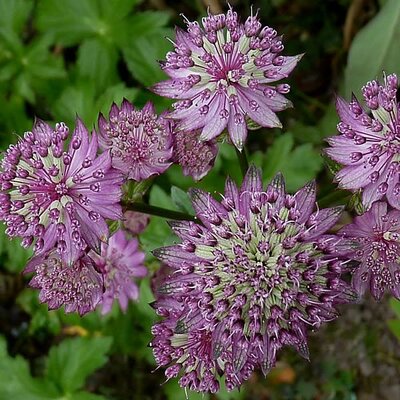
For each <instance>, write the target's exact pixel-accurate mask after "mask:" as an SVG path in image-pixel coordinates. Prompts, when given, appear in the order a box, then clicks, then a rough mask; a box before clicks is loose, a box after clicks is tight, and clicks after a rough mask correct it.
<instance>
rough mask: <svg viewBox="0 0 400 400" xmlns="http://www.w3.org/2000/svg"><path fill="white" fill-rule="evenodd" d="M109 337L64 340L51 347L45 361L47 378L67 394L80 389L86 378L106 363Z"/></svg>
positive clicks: (109, 345)
mask: <svg viewBox="0 0 400 400" xmlns="http://www.w3.org/2000/svg"><path fill="white" fill-rule="evenodd" d="M111 343H112V339H111V338H109V337H92V338H74V339H66V340H64V341H63V342H61V344H60V345H58V346H57V347H52V348H51V349H50V352H49V358H48V360H47V377H48V378H49V379H50V380H52V381H53V382H54V383H56V384H57V385H58V387H60V388H61V389H62V391H63V392H64V393H69V392H73V391H76V390H77V389H80V388H81V387H82V386H83V385H84V383H85V380H86V378H87V377H88V376H89V375H90V374H91V373H92V372H94V371H95V370H96V369H98V368H100V367H101V366H103V365H104V364H105V363H106V362H107V357H106V354H107V352H108V351H109V349H110V347H111Z"/></svg>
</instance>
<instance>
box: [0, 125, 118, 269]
mask: <svg viewBox="0 0 400 400" xmlns="http://www.w3.org/2000/svg"><path fill="white" fill-rule="evenodd" d="M69 136H70V135H69V130H68V127H67V126H66V125H65V124H64V123H58V124H56V126H55V128H52V127H50V125H48V124H46V123H45V122H43V121H40V120H37V121H36V122H35V125H34V127H33V129H32V131H31V132H26V133H25V134H24V136H23V138H21V139H20V140H19V141H18V143H17V144H16V145H11V146H10V147H9V148H8V150H7V151H6V154H5V156H4V158H3V160H2V164H1V167H2V170H1V172H0V185H1V200H2V201H1V205H0V218H1V219H2V220H3V221H4V222H5V223H6V225H7V229H6V234H7V235H8V236H11V237H16V236H19V237H22V238H23V241H22V245H23V246H24V247H29V246H31V245H32V244H34V251H35V253H36V254H37V255H39V254H45V253H47V252H48V251H49V250H51V249H53V248H56V251H57V252H58V254H59V255H60V257H61V258H62V261H64V262H66V263H67V264H68V265H71V264H73V263H74V262H75V261H76V260H77V259H78V258H79V256H80V254H81V252H82V251H85V250H86V249H87V247H89V248H91V249H94V250H98V249H99V248H100V242H101V241H106V240H107V238H108V227H107V223H106V221H105V219H106V218H109V219H114V220H116V219H119V218H120V217H121V215H122V211H121V206H120V204H119V200H120V198H121V194H122V192H121V184H122V176H121V174H120V173H119V172H118V171H116V170H115V169H113V168H112V166H111V157H110V154H109V152H105V153H103V154H101V155H99V156H98V155H97V150H98V142H97V135H96V133H93V134H92V135H91V137H90V136H89V132H88V131H87V129H86V128H85V126H84V125H83V123H82V121H80V120H79V119H77V121H76V128H75V130H74V132H73V134H72V137H71V138H70V142H69V145H68V147H67V148H65V143H66V141H67V140H68V138H69Z"/></svg>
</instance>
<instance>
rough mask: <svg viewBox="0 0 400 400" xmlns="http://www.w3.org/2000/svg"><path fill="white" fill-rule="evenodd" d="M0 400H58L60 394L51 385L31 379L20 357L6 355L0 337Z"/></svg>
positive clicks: (26, 366)
mask: <svg viewBox="0 0 400 400" xmlns="http://www.w3.org/2000/svg"><path fill="white" fill-rule="evenodd" d="M0 377H1V378H2V379H0V399H12V400H27V399H29V400H46V399H58V398H59V397H60V393H59V392H58V390H57V388H56V387H55V386H54V385H53V384H52V383H51V382H47V381H45V380H43V379H40V378H33V377H32V376H31V374H30V372H29V365H28V363H27V361H25V360H24V359H23V358H22V357H20V356H17V357H15V358H14V357H10V356H9V355H8V354H7V347H6V341H5V339H4V338H3V337H2V336H0Z"/></svg>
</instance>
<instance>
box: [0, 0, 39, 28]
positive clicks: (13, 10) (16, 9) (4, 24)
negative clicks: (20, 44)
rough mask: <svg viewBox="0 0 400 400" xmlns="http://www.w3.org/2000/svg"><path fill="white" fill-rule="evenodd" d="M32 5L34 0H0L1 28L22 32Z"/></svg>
mask: <svg viewBox="0 0 400 400" xmlns="http://www.w3.org/2000/svg"><path fill="white" fill-rule="evenodd" d="M32 6H33V1H32V0H13V1H9V0H0V30H13V31H15V32H20V31H21V30H22V28H23V26H24V24H25V22H26V20H27V18H28V16H29V14H30V12H31V10H32Z"/></svg>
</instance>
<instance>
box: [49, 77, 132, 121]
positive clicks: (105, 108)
mask: <svg viewBox="0 0 400 400" xmlns="http://www.w3.org/2000/svg"><path fill="white" fill-rule="evenodd" d="M95 92H96V90H95V87H94V84H93V81H91V80H88V79H86V80H79V81H78V82H77V83H76V84H75V86H68V87H67V88H66V89H65V90H64V92H63V93H62V94H61V96H60V98H59V99H58V101H57V102H56V103H55V104H54V106H53V113H54V115H56V116H57V118H56V119H57V120H60V119H61V120H64V121H65V122H66V123H67V124H68V125H69V126H70V128H71V127H72V126H74V122H75V117H76V115H79V117H80V118H82V120H83V121H84V122H85V124H86V126H88V127H92V126H93V125H94V124H95V123H97V118H98V115H99V111H100V112H102V113H103V114H104V115H108V112H109V111H110V108H111V104H112V103H113V102H116V103H117V104H120V103H121V102H122V99H123V98H124V97H125V98H127V99H128V100H131V101H132V100H133V99H134V98H135V96H136V93H137V90H136V89H133V88H128V87H126V86H125V85H124V84H123V83H119V84H117V85H114V86H111V87H109V88H108V89H107V90H106V91H105V92H104V93H103V94H101V96H100V97H98V98H97V99H96V94H95Z"/></svg>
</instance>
